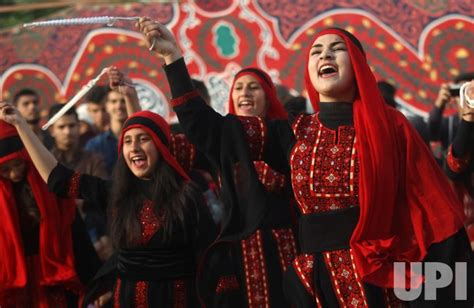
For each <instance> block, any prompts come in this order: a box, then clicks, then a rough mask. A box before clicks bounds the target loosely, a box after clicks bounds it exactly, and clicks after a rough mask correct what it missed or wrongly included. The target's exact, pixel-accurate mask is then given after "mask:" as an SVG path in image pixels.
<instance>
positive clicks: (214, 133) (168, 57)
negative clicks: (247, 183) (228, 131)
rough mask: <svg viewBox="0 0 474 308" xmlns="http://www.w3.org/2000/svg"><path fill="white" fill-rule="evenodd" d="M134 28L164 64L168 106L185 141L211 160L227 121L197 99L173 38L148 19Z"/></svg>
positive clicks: (164, 28) (214, 157)
mask: <svg viewBox="0 0 474 308" xmlns="http://www.w3.org/2000/svg"><path fill="white" fill-rule="evenodd" d="M138 27H139V28H140V31H141V32H142V33H143V35H144V36H145V39H146V41H147V43H148V44H149V46H151V45H153V52H154V53H155V54H156V55H157V56H158V57H160V58H162V59H163V60H164V61H165V64H166V66H165V67H164V69H165V72H166V76H167V79H168V83H169V85H170V89H171V94H172V97H173V100H172V104H173V106H174V110H175V111H176V114H177V115H178V119H179V122H180V125H181V127H182V128H183V131H184V132H185V134H186V136H187V138H189V140H190V141H191V143H193V144H194V145H195V146H196V148H198V150H200V151H202V152H203V153H205V154H206V155H207V156H208V157H209V158H210V159H211V160H215V159H216V158H217V156H218V155H219V153H220V151H219V149H220V140H221V133H222V127H223V122H224V121H225V119H227V117H223V116H221V115H220V114H219V113H217V112H215V111H214V110H213V109H212V108H211V107H209V106H208V105H207V104H206V103H205V101H204V100H203V99H202V98H201V97H200V96H199V93H198V92H197V90H196V89H195V88H194V86H193V84H192V82H191V78H190V76H189V72H188V70H187V67H186V64H185V63H184V59H183V56H182V54H181V50H180V49H179V47H178V46H177V43H176V40H175V38H174V36H173V34H172V33H171V32H170V31H169V30H168V29H167V28H166V27H165V26H163V25H162V24H160V23H158V22H154V21H151V20H150V19H148V18H142V19H140V22H139V23H138ZM153 42H154V43H153Z"/></svg>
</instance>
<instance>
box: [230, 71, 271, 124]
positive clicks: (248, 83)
mask: <svg viewBox="0 0 474 308" xmlns="http://www.w3.org/2000/svg"><path fill="white" fill-rule="evenodd" d="M231 95H232V100H233V101H234V109H235V112H236V114H237V115H239V116H258V117H264V116H265V114H266V111H267V103H266V97H265V91H264V90H263V87H262V86H261V85H260V82H259V81H258V79H257V78H255V77H254V76H252V75H243V76H240V77H238V78H237V80H236V81H235V84H234V88H233V90H232V93H231Z"/></svg>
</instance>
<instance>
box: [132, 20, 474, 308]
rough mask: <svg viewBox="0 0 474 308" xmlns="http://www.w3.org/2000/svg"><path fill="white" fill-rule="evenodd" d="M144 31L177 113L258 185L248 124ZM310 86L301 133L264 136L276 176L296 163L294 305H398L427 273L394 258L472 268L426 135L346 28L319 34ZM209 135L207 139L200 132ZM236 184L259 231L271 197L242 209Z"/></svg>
mask: <svg viewBox="0 0 474 308" xmlns="http://www.w3.org/2000/svg"><path fill="white" fill-rule="evenodd" d="M139 27H140V30H141V31H142V32H143V33H144V34H145V37H146V39H147V40H148V42H149V44H150V45H152V42H153V43H154V44H153V48H154V49H153V50H154V51H155V52H156V53H157V54H158V55H159V56H161V57H163V59H164V60H165V63H166V66H165V71H166V73H167V77H168V80H169V82H170V85H171V90H172V94H173V97H174V99H173V102H174V105H175V107H174V108H175V111H176V113H177V115H178V117H179V119H180V123H181V124H182V126H183V128H184V130H185V132H186V133H189V136H190V139H192V138H191V137H192V136H194V137H193V138H194V141H193V140H191V141H193V142H195V143H196V144H201V145H203V146H204V147H208V150H209V151H212V150H215V147H216V145H220V148H221V149H222V148H226V149H227V150H225V151H223V150H221V151H220V154H221V155H220V156H217V157H218V158H219V159H220V163H221V164H222V165H223V166H224V167H225V168H227V169H225V168H224V170H226V171H227V173H230V170H232V168H230V167H235V166H236V165H238V166H241V167H242V168H241V169H240V171H241V172H244V171H243V169H244V168H249V169H248V170H247V171H246V172H247V174H248V175H250V177H247V179H250V178H251V175H252V169H251V167H250V166H249V162H248V161H249V160H250V157H249V154H248V152H249V151H248V149H246V146H245V143H244V142H243V141H242V139H243V137H242V135H245V133H244V132H243V131H242V127H241V126H240V127H239V126H238V125H237V124H236V123H235V121H234V122H231V121H229V120H227V121H225V120H222V119H220V118H219V117H217V116H215V115H213V114H212V113H211V112H210V111H209V110H208V109H206V108H205V107H204V103H203V102H202V101H201V100H200V99H199V97H198V95H197V94H196V92H195V91H194V90H193V88H192V85H190V82H188V81H187V78H183V76H187V71H186V67H185V64H184V61H183V60H182V57H181V52H180V50H179V48H178V47H177V44H176V42H175V39H174V37H173V35H172V33H171V32H170V31H169V30H167V29H166V28H165V27H164V26H162V25H161V24H159V23H156V22H151V21H150V20H149V19H147V18H144V19H142V20H140V23H139ZM178 78H179V79H178ZM305 82H306V88H307V90H308V93H309V96H310V99H311V102H312V104H313V107H314V109H315V111H316V113H315V114H313V115H309V116H304V115H302V116H300V117H298V118H296V119H295V121H294V123H293V125H292V127H290V126H289V125H288V123H285V122H284V121H268V122H266V123H265V124H266V125H263V127H262V129H260V130H257V131H255V132H254V133H256V134H259V133H265V134H266V137H267V138H266V139H265V144H266V145H265V149H264V151H265V152H264V154H263V159H264V161H266V162H267V163H268V164H269V165H271V166H272V167H274V168H275V169H276V170H285V168H288V165H289V167H290V170H291V179H292V186H293V191H294V195H295V198H296V201H297V206H298V209H299V211H300V213H301V216H300V218H299V234H298V236H299V244H300V248H301V250H302V254H301V255H299V256H298V257H297V258H296V259H295V260H294V262H293V266H292V267H290V268H289V270H288V272H287V279H286V288H285V293H286V296H287V298H288V299H289V301H290V302H291V304H292V305H294V306H296V307H314V306H318V307H337V306H350V305H354V306H358V307H365V306H371V307H384V306H390V305H391V304H393V303H398V302H399V301H398V299H397V298H395V296H394V295H393V292H391V291H390V289H392V288H394V287H405V286H406V285H407V284H406V283H405V282H406V280H405V278H409V279H411V281H412V282H413V283H414V285H417V286H418V285H419V284H420V283H421V278H422V277H421V276H420V275H417V274H416V273H413V272H410V271H409V270H407V271H401V272H395V270H394V262H397V261H398V262H421V261H431V262H442V263H445V264H447V265H449V266H450V267H451V269H452V270H454V263H455V262H465V263H469V262H472V253H471V252H470V249H469V244H468V241H467V237H466V233H465V230H464V229H463V214H462V206H461V205H460V204H459V202H458V201H457V199H456V197H455V195H454V193H453V191H452V190H451V189H450V187H449V184H448V182H447V180H446V178H445V176H444V175H443V173H442V171H441V170H440V169H439V167H438V166H437V164H436V162H435V161H434V159H433V157H432V156H431V153H430V151H429V149H428V148H427V147H426V146H425V145H424V143H423V141H422V140H421V138H420V136H419V135H418V134H417V132H416V131H415V130H414V129H413V128H412V127H411V126H410V125H409V123H408V121H407V120H406V119H405V117H404V116H403V115H402V114H401V113H399V112H398V111H396V110H395V109H393V108H390V107H387V106H386V105H385V104H384V102H383V98H382V97H381V95H380V93H379V91H378V90H377V85H376V81H375V78H374V76H373V74H372V72H371V70H370V67H369V65H368V64H367V60H366V58H365V54H364V51H363V48H362V45H361V44H360V42H359V41H358V40H357V39H356V38H355V37H354V36H353V35H352V34H350V33H349V32H347V31H344V30H342V29H336V28H332V29H326V30H323V31H321V32H320V33H318V34H317V35H316V37H315V40H314V42H313V44H312V45H311V48H310V50H309V54H308V62H307V66H306V68H305ZM175 84H179V85H178V86H177V85H175ZM209 123H210V124H209ZM204 128H206V129H204ZM207 128H210V129H207ZM201 129H202V130H203V131H202V132H201V134H199V135H200V136H198V137H196V136H197V135H198V134H193V133H192V132H195V131H199V130H201ZM228 140H232V142H229V141H228ZM226 155H231V156H232V157H231V159H226ZM224 173H225V172H224ZM230 178H231V177H230V176H228V177H226V179H227V180H229V179H230ZM230 184H231V185H229V187H231V189H230V193H229V195H231V198H230V200H231V202H232V201H233V202H234V204H235V208H236V209H238V211H239V212H238V213H239V214H240V216H238V217H239V218H240V220H239V223H240V224H238V227H241V228H245V227H249V226H252V227H255V221H256V220H255V219H252V218H251V217H259V216H258V215H264V213H265V211H267V210H268V209H269V204H268V200H265V197H263V196H262V195H259V194H260V193H261V190H259V189H258V187H255V188H254V189H253V190H252V189H249V190H250V191H251V192H253V193H254V195H252V197H251V198H250V199H251V200H250V201H251V202H250V203H244V202H241V201H242V200H241V199H240V198H239V197H240V195H239V193H240V191H238V190H237V189H235V187H238V185H235V184H236V183H235V182H234V183H230ZM253 184H255V183H253ZM249 186H250V184H249ZM223 187H225V185H224V186H223ZM232 188H233V189H232ZM247 188H248V187H247ZM259 198H260V202H258V201H259ZM245 201H249V200H245ZM249 204H250V205H251V206H248V205H249ZM259 204H260V206H259ZM249 213H257V215H249ZM232 231H236V229H233V230H232ZM470 270H471V271H472V267H470ZM468 277H469V279H470V281H469V282H468V283H469V288H472V286H473V284H472V281H471V280H472V275H469V276H468ZM399 294H400V293H399ZM467 294H470V295H469V296H470V297H472V296H473V295H472V294H474V292H469V291H468V292H467ZM454 299H455V294H454V283H452V284H451V285H450V286H449V287H447V288H444V289H441V290H438V300H437V302H436V304H438V305H444V306H446V305H449V304H452V303H453V302H454ZM469 300H471V301H472V298H469ZM423 301H424V299H423V295H421V296H420V297H419V299H417V300H416V301H415V302H414V303H415V304H427V303H425V302H423ZM462 303H463V304H464V303H466V301H464V302H462ZM460 304H461V302H460ZM471 305H472V304H471Z"/></svg>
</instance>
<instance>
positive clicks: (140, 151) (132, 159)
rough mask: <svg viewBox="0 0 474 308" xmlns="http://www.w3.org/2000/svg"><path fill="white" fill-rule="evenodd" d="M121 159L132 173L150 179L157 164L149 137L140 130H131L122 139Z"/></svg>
mask: <svg viewBox="0 0 474 308" xmlns="http://www.w3.org/2000/svg"><path fill="white" fill-rule="evenodd" d="M122 151H123V152H122V153H123V157H124V159H125V162H126V164H127V166H128V168H129V169H130V171H132V173H133V174H134V175H135V176H136V177H137V178H140V179H144V180H146V179H151V177H152V175H153V171H154V170H155V167H156V164H157V162H158V150H157V148H156V146H155V143H154V142H153V139H152V138H151V136H150V135H149V134H148V133H147V132H146V131H144V130H143V129H141V128H131V129H129V130H128V131H126V132H125V135H124V137H123V149H122Z"/></svg>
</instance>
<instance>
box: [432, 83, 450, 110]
mask: <svg viewBox="0 0 474 308" xmlns="http://www.w3.org/2000/svg"><path fill="white" fill-rule="evenodd" d="M450 100H451V93H449V84H448V83H443V84H442V85H441V87H440V88H439V92H438V97H437V98H436V101H435V106H436V107H438V108H444V107H445V106H446V104H447V103H448V102H449V101H450Z"/></svg>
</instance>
